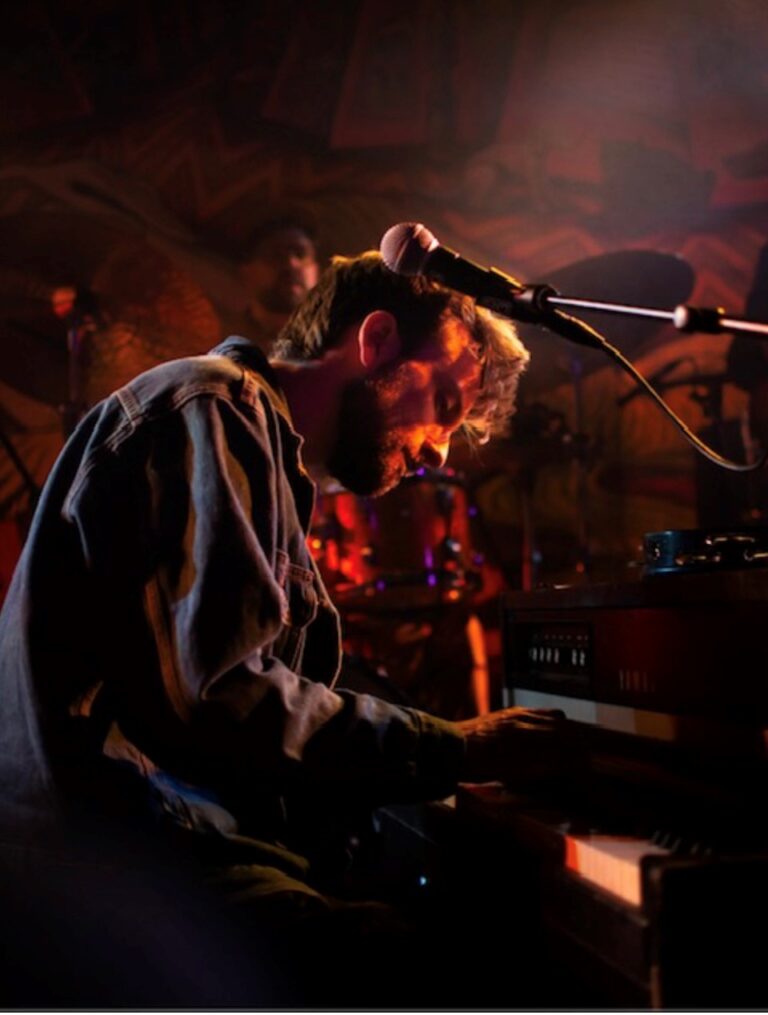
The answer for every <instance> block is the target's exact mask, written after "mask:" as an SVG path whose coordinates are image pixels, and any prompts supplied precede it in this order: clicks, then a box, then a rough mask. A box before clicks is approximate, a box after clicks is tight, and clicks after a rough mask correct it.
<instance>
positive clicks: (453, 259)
mask: <svg viewBox="0 0 768 1015" xmlns="http://www.w3.org/2000/svg"><path fill="white" fill-rule="evenodd" d="M380 250H381V256H382V258H383V260H384V264H386V266H387V267H388V268H389V270H390V271H394V272H395V273H396V274H397V275H425V276H426V277H427V278H431V279H432V280H433V281H435V282H439V283H440V284H441V285H444V286H446V287H447V288H448V289H456V290H457V291H458V292H460V293H465V294H466V295H467V296H472V297H473V299H474V300H475V302H476V303H478V304H479V305H480V306H482V307H487V308H488V309H489V310H493V311H494V312H495V313H497V314H501V315H502V316H503V317H511V318H512V319H513V320H518V321H531V322H537V321H539V320H540V318H541V315H542V314H543V313H545V312H546V311H547V309H548V308H547V307H546V298H547V296H554V295H556V291H555V290H554V289H553V288H552V287H551V286H548V285H536V286H526V285H523V283H522V282H518V281H517V279H515V278H512V276H511V275H506V274H504V272H503V271H499V269H498V268H483V267H482V266H481V265H479V264H475V262H474V261H470V260H468V259H467V258H466V257H462V256H461V255H460V254H457V253H456V251H455V250H451V248H450V247H443V246H441V245H440V244H439V243H438V242H437V239H436V237H435V235H434V234H433V233H432V232H431V231H430V230H429V229H427V227H426V226H425V225H422V223H420V222H401V223H400V224H399V225H396V226H392V227H391V229H388V230H387V231H386V233H384V236H383V237H382V240H381V247H380Z"/></svg>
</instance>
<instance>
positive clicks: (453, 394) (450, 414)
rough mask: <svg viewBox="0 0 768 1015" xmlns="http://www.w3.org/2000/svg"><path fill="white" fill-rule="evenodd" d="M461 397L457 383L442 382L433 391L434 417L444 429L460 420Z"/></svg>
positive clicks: (455, 424) (453, 425)
mask: <svg viewBox="0 0 768 1015" xmlns="http://www.w3.org/2000/svg"><path fill="white" fill-rule="evenodd" d="M461 415H462V398H461V389H460V388H459V386H458V385H457V384H448V383H446V384H442V385H440V387H439V388H438V389H437V391H436V392H435V419H436V421H437V423H438V425H439V426H441V427H443V428H444V429H449V428H450V427H455V426H457V425H458V423H459V422H460V421H461Z"/></svg>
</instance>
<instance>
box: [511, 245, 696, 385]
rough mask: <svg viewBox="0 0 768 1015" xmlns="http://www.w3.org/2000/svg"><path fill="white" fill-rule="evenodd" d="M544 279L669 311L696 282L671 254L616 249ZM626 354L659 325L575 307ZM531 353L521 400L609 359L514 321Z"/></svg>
mask: <svg viewBox="0 0 768 1015" xmlns="http://www.w3.org/2000/svg"><path fill="white" fill-rule="evenodd" d="M542 281H546V282H547V283H548V284H550V285H552V286H553V287H554V288H555V289H557V291H558V292H559V293H560V294H561V295H563V296H573V297H581V298H583V299H594V300H603V301H605V302H611V303H626V304H630V305H635V306H650V307H660V308H662V309H672V308H674V307H675V306H677V304H678V303H684V302H685V301H686V300H687V299H688V297H689V296H690V294H691V292H692V291H693V285H694V281H695V277H694V273H693V269H692V268H691V266H690V265H689V264H688V262H687V261H685V260H683V259H682V258H681V257H678V256H676V255H675V254H663V253H659V252H658V251H654V250H618V251H614V252H613V253H609V254H599V255H597V256H596V257H588V258H586V259H585V260H583V261H576V262H574V263H573V264H569V265H565V266H564V267H562V268H558V269H556V270H555V271H552V272H549V273H548V274H547V278H546V279H543V280H542ZM574 316H576V317H579V318H580V319H582V320H584V321H586V322H587V324H590V325H591V326H592V327H594V328H596V329H597V330H598V331H600V332H601V334H604V335H605V337H606V338H607V339H608V341H609V342H610V343H611V344H612V345H615V346H616V347H617V348H618V349H620V350H621V352H623V353H624V355H625V356H629V357H630V358H633V357H635V356H637V355H638V354H639V353H640V352H641V351H645V349H646V348H647V346H648V344H649V343H651V342H652V341H653V339H654V338H655V337H656V335H657V334H658V332H659V331H660V329H661V328H662V327H664V325H663V323H660V322H659V321H656V320H652V319H649V318H635V317H623V316H622V317H618V316H615V315H610V314H601V313H598V312H596V311H574ZM518 330H519V332H520V336H521V338H522V339H523V341H524V342H525V344H526V345H527V346H528V348H529V349H530V351H531V364H530V366H529V368H528V370H527V372H526V374H525V375H524V377H523V379H522V382H521V385H520V395H521V398H522V399H523V400H528V401H529V400H530V398H531V397H532V396H533V397H535V395H536V394H537V393H540V392H542V391H547V390H549V389H551V388H553V387H556V386H557V385H559V384H562V383H564V382H566V381H568V380H570V379H572V378H573V377H574V376H575V375H580V376H584V375H586V374H589V373H592V372H594V371H595V370H599V369H600V367H603V366H605V365H606V364H607V363H608V362H610V361H609V360H607V359H606V356H605V355H604V354H603V353H601V352H600V351H599V350H596V349H595V350H593V349H586V348H582V347H581V346H577V345H574V344H572V343H570V342H567V341H566V340H565V339H562V338H560V337H559V336H557V335H554V334H546V333H545V332H544V331H542V330H541V329H540V328H536V327H533V326H531V325H523V324H521V325H518Z"/></svg>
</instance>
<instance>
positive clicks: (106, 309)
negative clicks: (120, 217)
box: [0, 211, 220, 406]
mask: <svg viewBox="0 0 768 1015" xmlns="http://www.w3.org/2000/svg"><path fill="white" fill-rule="evenodd" d="M62 285H71V286H73V287H74V288H75V289H77V290H80V291H83V290H86V289H87V290H90V291H92V292H93V293H94V294H95V298H96V301H97V304H98V307H99V314H100V319H99V320H98V322H97V324H96V327H95V329H94V331H93V333H92V334H91V335H90V336H89V339H88V343H87V347H86V348H84V351H83V359H82V371H83V374H84V388H85V395H86V398H87V401H88V402H90V403H93V402H95V401H98V400H99V399H100V398H103V397H104V396H105V395H106V394H108V393H109V392H110V391H112V390H114V389H115V388H117V387H119V386H120V385H122V384H124V383H126V382H127V381H128V380H129V379H130V378H131V377H133V376H135V375H136V374H137V373H140V372H141V371H142V370H144V369H146V368H147V367H150V366H153V365H154V364H156V363H159V362H162V361H163V360H166V359H172V358H175V357H179V356H185V355H191V354H195V353H201V352H205V351H207V350H208V349H210V348H211V347H212V346H214V345H215V344H216V343H217V342H218V341H219V338H220V325H219V321H218V317H217V314H216V312H215V310H214V308H213V305H212V303H211V301H210V300H209V298H208V296H207V294H206V293H205V292H204V291H203V289H202V288H201V286H200V285H199V284H198V283H197V282H196V281H195V280H193V279H192V278H191V277H190V275H189V274H188V272H187V271H185V270H184V269H183V268H181V267H180V266H179V265H178V264H177V263H176V260H175V259H174V258H173V257H172V256H171V255H169V254H168V253H167V252H166V251H165V250H164V249H160V247H159V246H158V245H157V244H155V243H153V242H152V240H151V239H150V238H148V237H146V236H144V235H142V234H141V233H140V232H137V231H134V230H131V229H130V228H127V227H125V226H123V225H120V226H116V225H115V224H114V223H111V222H108V221H105V220H102V219H99V218H96V217H94V216H85V215H81V214H77V213H75V212H72V211H58V212H51V213H48V214H43V213H40V212H36V213H22V214H19V215H14V216H8V217H6V218H0V301H1V303H2V307H3V313H2V314H1V315H0V379H2V380H4V381H5V382H6V383H8V384H9V385H11V386H12V387H14V388H15V389H16V390H18V391H20V392H22V393H24V394H26V395H30V396H31V397H33V398H35V399H37V400H39V401H42V402H44V403H46V404H48V405H53V406H57V405H59V404H61V403H63V402H65V401H66V399H67V394H68V356H67V324H66V322H65V321H63V320H61V319H59V318H57V316H56V315H55V314H54V311H53V307H52V304H51V296H52V293H53V290H54V288H56V287H57V286H62Z"/></svg>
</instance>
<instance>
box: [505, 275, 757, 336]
mask: <svg viewBox="0 0 768 1015" xmlns="http://www.w3.org/2000/svg"><path fill="white" fill-rule="evenodd" d="M513 302H514V303H515V304H518V303H519V304H522V306H523V307H531V309H532V310H533V314H532V315H531V317H530V318H529V317H527V315H523V314H521V319H522V320H530V321H531V323H533V324H535V323H537V318H538V313H541V312H542V311H544V312H546V310H547V309H548V308H555V309H557V308H559V307H564V308H573V309H575V310H581V311H584V310H593V311H597V312H598V313H603V314H621V315H623V316H625V317H645V318H652V319H653V320H657V321H666V322H668V323H669V324H673V325H674V326H675V327H676V328H677V330H678V331H684V332H695V331H698V332H703V333H705V334H708V335H720V334H723V333H724V332H736V333H737V334H744V335H750V336H752V337H754V338H757V339H762V340H768V323H765V322H763V321H754V320H750V319H749V318H747V317H738V316H736V315H734V314H729V313H728V311H727V310H724V309H723V308H722V307H694V306H691V305H690V304H688V303H681V304H679V305H678V306H676V307H675V309H674V310H662V309H660V308H659V307H643V306H635V305H633V304H629V303H609V302H607V301H606V300H588V299H583V298H581V297H577V296H561V295H560V294H559V293H558V292H557V291H556V290H555V289H553V288H552V286H550V285H527V286H523V287H522V289H520V291H519V292H518V293H516V294H515V296H514V300H513ZM537 312H538V313H537Z"/></svg>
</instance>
